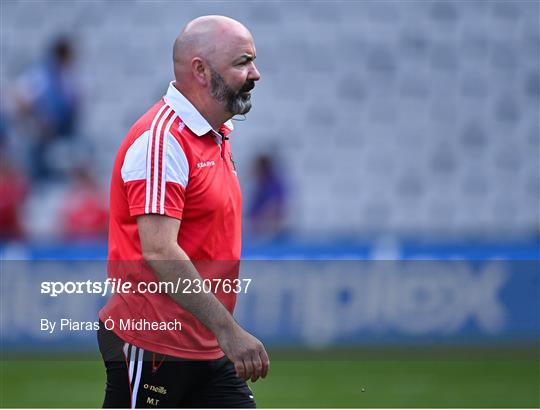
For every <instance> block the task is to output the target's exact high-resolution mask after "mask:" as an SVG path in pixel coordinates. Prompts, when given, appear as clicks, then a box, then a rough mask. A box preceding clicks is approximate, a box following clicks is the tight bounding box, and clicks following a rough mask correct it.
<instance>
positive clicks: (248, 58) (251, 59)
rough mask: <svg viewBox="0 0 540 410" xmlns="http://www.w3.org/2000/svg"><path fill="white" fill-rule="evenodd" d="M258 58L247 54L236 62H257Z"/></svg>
mask: <svg viewBox="0 0 540 410" xmlns="http://www.w3.org/2000/svg"><path fill="white" fill-rule="evenodd" d="M256 58H257V57H256V56H253V55H251V54H247V53H245V54H243V55H241V56H240V57H238V58H237V59H236V61H241V60H246V61H253V60H255V59H256Z"/></svg>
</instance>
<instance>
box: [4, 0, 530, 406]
mask: <svg viewBox="0 0 540 410" xmlns="http://www.w3.org/2000/svg"><path fill="white" fill-rule="evenodd" d="M0 5H1V6H0V7H1V9H0V10H1V33H0V34H1V39H0V41H1V71H2V73H1V81H2V84H1V92H2V107H1V112H2V121H1V127H0V130H1V135H2V139H1V149H2V166H1V167H0V168H1V174H0V176H1V179H0V185H1V190H0V191H1V192H2V198H1V199H0V200H1V201H2V207H3V208H2V213H3V215H4V216H5V215H9V218H11V219H8V220H7V221H6V218H5V217H4V218H3V219H2V224H3V225H1V227H2V229H3V230H2V232H1V236H2V238H3V241H2V244H1V252H2V266H3V269H2V309H1V318H2V323H1V327H0V329H1V332H2V335H1V337H2V356H3V357H2V358H3V361H2V372H1V383H0V387H1V392H0V397H1V398H2V399H1V406H2V407H20V406H30V407H32V406H34V407H35V406H39V407H49V406H50V407H58V406H60V407H80V406H85V407H89V406H90V407H97V406H99V405H100V400H101V398H102V389H103V370H102V365H101V363H100V361H99V360H96V354H95V350H96V349H95V345H94V339H93V338H92V335H84V336H83V337H80V338H75V339H69V338H62V337H60V338H57V339H54V340H45V339H44V338H43V337H42V336H40V335H39V332H36V330H35V329H36V324H35V323H36V320H39V319H37V318H39V317H40V315H44V314H45V312H46V313H47V314H54V313H52V312H53V310H54V309H55V306H56V309H57V308H58V306H61V307H62V308H63V309H64V311H66V310H67V311H70V310H69V309H71V308H72V307H73V309H75V307H76V306H79V307H81V306H83V307H87V311H86V312H85V313H84V314H86V315H87V316H88V317H90V318H91V317H92V315H93V314H94V312H95V306H94V305H92V304H91V303H99V301H98V302H96V301H95V300H84V304H83V302H81V299H80V298H79V299H78V300H77V301H76V302H73V303H74V304H73V305H71V304H70V303H71V302H69V301H68V300H67V299H64V300H62V301H60V302H58V304H57V305H55V306H52V307H51V304H50V303H48V302H44V303H41V300H40V299H39V295H35V297H34V294H32V293H31V292H32V289H33V288H31V287H29V284H31V283H34V282H35V278H34V276H32V275H35V270H32V269H28V271H26V268H25V267H26V265H24V264H25V263H26V262H24V261H36V260H38V261H43V260H49V261H50V260H52V261H54V262H55V273H56V274H58V276H57V277H58V278H60V279H62V280H74V278H76V277H77V275H82V273H81V272H82V271H83V270H84V269H80V270H78V269H73V265H70V263H73V261H79V262H78V263H82V262H80V261H85V260H90V259H91V260H98V261H99V260H100V259H103V257H104V255H105V252H106V242H105V239H104V236H103V234H104V232H102V231H100V227H102V224H101V225H100V223H101V222H100V221H101V220H102V219H100V218H101V217H102V214H101V213H100V212H101V211H102V210H101V208H100V205H99V204H100V203H102V204H105V205H106V191H107V185H108V178H109V175H110V170H111V167H112V161H113V158H114V154H115V152H116V149H117V147H118V145H119V143H120V141H121V139H122V137H123V136H124V135H125V133H126V131H127V129H128V127H129V126H130V125H131V123H132V122H133V121H134V120H135V119H136V118H137V117H138V116H139V115H140V114H141V113H142V112H144V111H145V110H146V109H147V107H148V106H149V105H150V104H151V103H153V102H154V101H155V100H157V99H158V98H159V97H160V96H161V95H163V94H164V92H165V90H166V87H167V83H168V81H170V80H171V79H172V71H171V61H170V60H171V56H170V54H171V45H172V41H173V39H174V38H175V37H176V35H177V34H178V31H179V30H180V28H181V27H182V26H183V25H184V24H185V23H186V22H187V21H189V20H190V19H192V18H194V17H196V16H199V15H202V14H224V15H228V16H231V17H233V18H236V19H238V20H240V21H242V22H243V23H245V24H246V25H247V26H248V27H249V28H250V30H251V31H252V33H253V35H254V38H255V42H256V46H257V65H258V68H259V70H260V71H261V74H262V80H261V81H260V82H259V84H257V87H256V89H255V92H254V95H253V99H254V107H253V109H252V111H251V112H250V113H249V114H248V117H247V121H245V122H242V121H236V123H235V127H236V132H235V135H234V139H232V143H233V146H234V151H235V162H236V164H237V167H238V174H239V177H240V179H241V182H242V184H243V188H244V189H243V191H244V199H245V204H246V207H245V208H246V224H245V226H246V232H245V237H244V257H245V259H246V260H251V261H253V262H252V263H255V265H249V262H248V267H249V269H252V270H251V271H252V272H253V278H254V282H255V283H256V282H257V281H259V285H258V287H254V290H253V293H252V294H251V295H249V296H248V297H246V298H244V299H242V298H241V299H240V302H239V307H238V316H239V320H241V321H242V322H243V323H244V324H245V325H246V326H247V327H248V328H249V329H250V330H252V331H253V332H254V333H255V334H257V335H259V336H260V337H261V338H262V339H263V340H264V341H265V342H266V343H267V344H268V347H269V348H270V350H271V352H272V357H273V366H272V373H271V376H270V377H269V378H268V379H267V380H265V381H264V382H261V383H256V384H255V385H254V386H253V388H254V390H255V393H256V397H257V399H258V403H259V405H260V406H261V407H271V406H273V407H280V406H281V407H283V406H284V407H306V406H309V407H321V406H330V407H332V406H336V407H340V406H341V407H366V406H367V407H396V406H402V407H403V406H406V407H408V406H413V407H426V406H427V407H452V406H457V407H461V406H466V407H482V406H488V407H505V406H506V407H512V406H527V407H538V406H539V405H540V397H539V390H538V386H539V384H540V376H539V371H540V370H539V365H540V360H539V350H538V340H539V335H540V324H539V320H540V319H539V310H540V308H539V302H538V300H539V280H538V275H539V272H538V256H539V248H538V246H539V231H540V222H539V211H540V206H539V174H540V170H539V154H540V151H539V134H540V125H539V117H538V113H539V98H540V78H539V72H540V71H539V64H540V58H539V57H540V55H539V53H540V51H539V49H540V33H539V30H540V23H539V19H540V17H539V3H538V2H537V1H519V0H516V1H510V0H508V1H378V2H375V1H373V2H371V1H343V2H319V1H317V2H308V1H298V2H294V1H292V2H242V1H230V2H213V1H207V2H187V1H186V2H184V1H167V2H148V1H103V2H100V1H74V2H68V1H13V0H5V1H2V2H1V3H0ZM58 36H64V37H65V38H68V39H69V41H70V42H71V44H72V46H73V48H74V51H75V68H76V69H75V70H74V73H76V74H74V75H75V77H76V79H77V82H76V84H78V85H73V87H74V89H75V90H76V91H77V92H78V93H79V94H80V97H79V100H80V114H79V116H78V120H77V126H76V127H74V129H73V132H72V133H71V134H72V135H69V136H62V137H58V138H55V137H54V136H53V138H51V140H50V141H49V142H48V143H47V147H46V149H47V155H46V156H45V158H44V161H46V163H47V165H48V170H49V171H50V172H49V173H48V174H47V175H40V170H39V169H38V170H37V171H36V169H35V161H34V160H35V158H36V157H35V155H36V154H35V152H34V151H33V148H35V146H36V140H35V138H36V137H35V133H36V126H35V125H32V126H29V125H28V121H27V120H28V112H23V113H21V111H22V110H21V107H20V104H19V102H18V101H19V100H20V99H21V96H22V99H23V100H24V96H25V93H26V94H28V93H30V94H32V92H33V91H35V90H36V89H37V88H38V82H36V81H38V80H35V74H34V73H35V72H36V67H39V65H40V64H42V62H43V61H44V56H45V55H46V54H47V52H48V50H49V49H50V46H51V44H53V42H54V41H55V39H57V38H58ZM36 93H37V91H36ZM268 163H270V164H272V166H273V171H272V172H267V173H266V174H265V173H264V172H261V167H262V168H264V169H266V170H268ZM264 164H266V168H265V167H264ZM261 185H264V186H272V187H274V189H268V190H267V191H265V190H262V191H261V188H260V186H261ZM81 191H82V193H81ZM102 192H105V194H103V198H102V197H101V196H100V195H101V193H102ZM75 197H76V198H77V199H78V200H80V203H79V202H77V201H75V200H74V198H75ZM89 197H90V199H88V198H89ZM81 198H82V199H81ZM92 198H97V199H98V200H97V201H92V200H91V199H92ZM15 199H16V200H15ZM13 202H15V203H14V204H13ZM96 202H97V203H96ZM81 203H82V205H81ZM10 207H11V208H15V212H11V211H10V212H8V210H11V208H10ZM90 208H91V209H92V211H93V212H94V213H95V219H94V220H92V221H91V222H90V223H87V221H85V220H84V218H83V219H81V213H82V214H83V215H86V212H85V211H86V210H88V209H90ZM67 214H69V215H70V217H69V218H66V215H67ZM70 218H71V219H70ZM14 221H15V222H14ZM74 225H75V226H76V227H80V226H82V227H84V228H86V229H72V228H73V226H74ZM14 226H16V228H17V229H14V228H13V227H14ZM277 260H285V261H281V262H275V261H277ZM291 260H301V262H299V263H300V265H299V266H296V269H290V267H289V266H288V265H286V264H287V262H286V261H291ZM343 260H356V261H358V262H357V263H358V265H355V267H354V268H351V269H349V268H350V267H347V269H348V271H349V273H350V272H363V275H361V274H359V275H352V274H349V275H347V276H346V278H347V281H346V282H345V281H344V280H343V279H344V276H343V275H342V274H340V273H338V272H337V271H340V270H342V269H343V267H344V266H346V265H343V263H346V262H343ZM68 261H70V262H68ZM257 261H258V262H257ZM388 261H394V262H395V263H391V262H388ZM425 261H428V262H425ZM456 261H462V262H463V263H462V264H460V265H459V266H457V265H455V263H456ZM370 262H371V263H372V264H371V265H369V263H370ZM432 262H439V264H438V265H428V266H429V269H427V270H426V269H424V267H425V266H426V263H428V264H429V263H432ZM256 263H259V264H261V265H257V264H256ZM411 263H412V265H411ZM460 263H461V262H460ZM84 264H85V266H86V265H91V266H92V269H91V270H92V274H94V275H96V277H99V275H101V274H102V273H103V272H104V271H103V270H100V269H97V268H95V266H94V265H92V264H91V263H84ZM366 264H368V265H366ZM407 264H408V265H407ZM490 264H491V265H490ZM493 264H495V267H496V268H497V269H494V270H493V271H492V270H490V268H489V267H490V266H493ZM62 265H64V266H63V267H62ZM321 265H324V268H321ZM328 265H330V268H327V266H328ZM59 266H60V267H61V268H58V267H59ZM250 266H252V267H250ZM411 266H412V267H413V268H414V269H412V270H411V268H410V267H411ZM433 266H435V268H433ZM486 266H487V267H488V268H486ZM49 268H50V267H48V266H47V267H46V268H45V269H49ZM366 268H367V269H366ZM88 269H90V268H88ZM355 269H358V270H355ZM434 269H435V271H434ZM501 269H502V271H503V273H502V274H501V273H497V272H500V271H501ZM280 270H281V271H282V272H283V271H287V272H288V271H298V272H300V273H299V274H297V275H294V274H292V275H287V276H288V278H287V280H288V282H287V286H280V285H279V284H280V283H285V281H283V275H281V276H279V275H280V272H279V271H280ZM314 270H316V271H317V272H316V274H315V273H314V274H313V275H312V272H313V271H314ZM366 270H368V271H369V272H368V273H366V272H365V271H366ZM381 270H383V271H385V270H387V271H389V272H390V274H389V275H390V276H384V275H383V278H384V279H385V280H386V279H389V280H388V281H387V282H386V283H384V286H383V288H384V289H390V291H391V292H392V291H393V292H394V294H399V295H404V294H405V290H404V289H405V288H407V286H405V285H407V284H409V285H410V284H411V283H413V285H410V286H413V287H414V286H416V288H415V289H416V290H420V291H422V292H424V297H426V294H427V299H428V300H431V301H433V300H438V299H437V297H438V295H439V294H438V293H437V289H439V288H440V287H442V288H444V289H446V291H448V289H449V288H445V286H450V288H451V289H453V290H452V291H451V292H450V300H453V299H452V295H453V296H454V299H457V296H456V295H464V294H467V290H468V289H472V288H474V286H477V287H476V288H475V289H476V290H474V291H470V292H468V296H464V298H465V299H463V300H464V301H465V302H466V303H465V304H467V303H469V302H471V301H474V300H476V299H480V300H481V302H482V303H480V304H479V305H480V307H478V310H474V309H472V308H471V309H472V310H470V311H465V310H464V311H460V312H459V315H463V316H462V317H461V318H460V317H457V316H456V315H458V310H457V309H450V310H448V309H446V310H444V309H443V310H437V309H436V307H433V306H430V304H429V303H428V304H427V305H422V297H420V298H419V300H417V301H416V302H414V301H413V302H414V303H413V302H411V301H410V300H409V299H407V298H401V299H399V298H398V299H397V300H398V302H396V303H395V304H394V305H393V308H394V310H395V311H396V312H405V313H404V314H403V315H401V316H400V315H398V314H395V315H394V316H392V317H393V318H394V322H392V321H391V320H384V318H385V317H384V316H382V318H381V317H379V316H375V319H372V322H369V321H368V322H366V321H362V320H364V319H358V318H359V317H360V316H362V314H363V310H361V309H360V308H359V307H358V306H362V305H358V304H356V305H355V304H354V303H353V302H355V301H358V300H360V301H361V300H363V299H362V297H364V298H369V295H373V294H376V296H375V297H373V298H372V299H374V300H375V301H374V302H373V306H375V308H376V310H377V309H378V310H385V309H386V308H387V307H388V304H389V302H388V301H387V299H386V297H387V296H388V295H387V294H385V293H380V294H377V293H374V292H377V289H379V288H378V287H377V286H378V285H376V284H375V279H374V278H378V277H380V275H379V274H378V273H377V272H378V271H381ZM61 271H63V272H61ZM262 271H264V273H263V272H262ZM74 272H75V273H74ZM257 272H261V274H260V277H257V276H256V274H257ZM14 273H16V274H14ZM365 275H368V279H369V280H368V281H367V282H366V276H365ZM378 275H379V276H378ZM411 277H412V278H414V281H413V282H411ZM308 282H309V283H308ZM344 283H345V285H344ZM366 283H367V284H368V285H366ZM425 283H430V284H431V285H430V286H431V287H429V286H428V287H422V286H423V285H422V284H425ZM449 283H450V285H448V284H449ZM482 283H484V286H485V289H484V290H486V289H487V290H486V292H487V294H488V295H487V296H486V297H485V300H484V299H482V298H481V294H482V289H481V288H478V286H479V285H478V284H480V285H482ZM306 284H308V285H309V286H306ZM332 284H333V285H332ZM340 284H341V287H340ZM410 286H409V287H410ZM366 288H367V289H368V290H367V291H366V292H367V294H362V293H361V292H362V289H366ZM329 289H331V290H332V291H334V292H335V295H334V296H335V299H336V300H337V301H338V302H339V303H338V302H336V304H335V305H328V304H325V305H324V307H325V310H324V311H321V310H320V309H319V310H316V309H315V308H316V307H320V306H321V303H317V302H318V301H320V300H321V298H322V299H331V298H330V296H329V294H330V293H329V292H330V290H329ZM433 289H435V290H433ZM308 290H309V292H311V293H309V295H308V296H306V293H307V291H308ZM25 292H26V293H25ZM28 292H30V293H28ZM325 292H326V293H325ZM344 292H345V293H344ZM347 292H348V293H347ZM426 292H427V293H426ZM452 292H453V293H452ZM29 294H30V297H29V296H28V295H29ZM318 298H319V299H318ZM412 299H414V298H412ZM424 300H425V299H424ZM444 300H445V299H443V302H444ZM292 301H297V304H298V305H299V306H300V307H297V308H296V310H294V309H293V305H292ZM314 301H315V302H314ZM454 301H455V300H454ZM405 302H407V303H408V304H406V303H405ZM438 302H440V300H438ZM86 303H88V304H86ZM310 303H311V304H310ZM471 303H472V302H471ZM62 304H63V305H62ZM411 304H412V305H413V306H412V307H411ZM269 305H270V306H272V307H271V308H269V307H268V306H269ZM449 306H450V303H449ZM452 306H455V305H452ZM501 311H502V312H503V313H502V314H501ZM291 312H294V315H292V314H290V313H291ZM411 312H412V313H411ZM56 314H60V313H59V312H56ZM64 314H65V313H64ZM316 315H320V316H316ZM289 316H294V320H295V321H296V322H291V321H290V320H289V319H290V317H289ZM377 318H379V319H380V321H378V319H377ZM486 318H487V319H486ZM428 319H429V320H428ZM437 319H440V320H437ZM291 320H292V319H291ZM365 320H367V319H365ZM272 321H273V322H272ZM285 321H287V323H294V324H295V326H290V327H288V328H287V327H280V326H274V327H271V326H269V323H271V322H272V323H274V324H275V323H278V324H279V323H282V322H285ZM428 322H430V323H431V322H433V323H431V325H429V324H428ZM366 323H367V324H366ZM30 392H31V393H30Z"/></svg>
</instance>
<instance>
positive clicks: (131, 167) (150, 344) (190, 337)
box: [99, 83, 242, 359]
mask: <svg viewBox="0 0 540 410" xmlns="http://www.w3.org/2000/svg"><path fill="white" fill-rule="evenodd" d="M231 130H232V123H231V122H230V121H228V122H226V123H225V124H223V125H222V127H221V128H220V130H219V131H220V132H219V133H218V132H215V131H214V130H212V127H211V126H210V125H209V124H208V122H207V121H206V120H205V119H204V117H203V116H202V115H201V114H200V113H199V112H198V111H197V110H196V109H195V107H194V106H193V105H192V104H191V103H190V102H189V101H188V100H187V99H186V98H185V97H184V96H183V95H182V94H181V93H180V92H179V91H178V90H177V89H176V88H175V87H174V85H173V83H171V84H170V85H169V89H168V91H167V94H166V95H165V96H164V97H163V98H162V99H161V100H160V101H159V102H158V103H156V104H155V105H154V106H153V107H152V108H151V109H150V110H149V111H148V112H146V113H145V114H144V115H143V116H142V117H141V118H140V119H139V120H138V121H137V122H136V123H135V124H134V125H133V127H132V128H131V130H130V131H129V132H128V134H127V136H126V138H125V139H124V141H123V143H122V145H121V146H120V150H119V152H118V154H117V157H116V160H115V163H114V169H113V174H112V180H111V195H110V226H109V277H110V278H116V279H117V280H118V279H121V280H122V281H127V282H131V283H132V286H133V288H134V289H137V286H138V285H137V284H138V283H140V282H157V278H156V276H155V274H154V273H153V272H152V271H151V270H150V269H149V267H148V266H147V265H146V263H144V261H143V258H142V252H141V243H140V238H139V234H138V230H137V216H139V215H144V214H161V215H167V216H169V217H171V218H177V219H180V220H182V222H181V225H180V230H179V233H178V244H179V245H180V247H181V248H182V249H183V250H184V251H185V252H186V253H187V255H188V256H189V257H190V259H191V260H192V261H194V263H195V266H196V267H197V269H198V271H199V273H200V274H201V276H202V277H203V279H204V278H209V279H231V280H234V279H236V278H238V267H239V260H240V248H241V206H242V205H241V203H242V199H241V193H240V186H239V183H238V178H237V175H236V170H235V167H234V162H233V161H232V154H231V148H230V143H229V141H228V139H227V138H223V136H224V137H226V136H227V135H228V134H229V133H230V131H231ZM183 288H184V287H183V286H182V287H181V289H183ZM215 295H216V297H217V298H218V299H219V300H220V301H221V302H222V303H223V304H224V306H225V307H226V308H227V309H228V310H229V311H230V312H231V313H232V311H233V309H234V305H235V302H236V294H235V293H234V292H224V291H223V288H222V287H220V288H218V290H217V292H216V293H215ZM99 317H100V319H101V320H102V321H105V320H106V319H108V318H111V319H113V321H114V323H115V328H114V332H115V333H116V334H117V335H118V336H119V337H120V338H121V339H123V340H124V341H126V342H129V343H132V344H134V345H136V346H138V347H141V348H143V349H147V350H151V351H154V352H158V353H163V354H167V355H171V356H175V357H182V358H188V359H215V358H219V357H221V356H223V352H222V351H221V349H220V348H219V346H218V343H217V340H216V338H215V336H214V335H213V334H212V333H211V332H210V331H209V330H208V329H207V328H206V327H205V326H204V325H203V324H202V323H201V322H200V321H199V320H197V319H196V318H195V317H194V316H193V315H192V314H190V313H189V312H187V311H185V310H184V309H182V308H181V307H180V306H179V305H178V304H177V303H175V302H174V301H173V299H172V298H171V297H169V296H168V295H167V294H164V293H157V294H152V293H148V292H137V291H134V292H127V293H115V294H114V295H113V296H112V297H111V299H110V300H109V302H108V303H107V305H106V306H105V307H104V308H103V309H102V310H101V311H100V314H99ZM121 319H122V321H124V324H125V323H127V322H126V321H128V320H134V321H140V320H143V319H145V320H147V321H152V322H172V321H174V320H175V319H176V320H177V321H180V322H181V323H182V330H181V331H178V330H171V331H168V330H157V331H148V330H141V331H139V330H134V329H121V328H120V320H121ZM109 323H110V322H109ZM124 327H125V326H124Z"/></svg>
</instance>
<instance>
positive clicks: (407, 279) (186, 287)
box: [0, 260, 540, 360]
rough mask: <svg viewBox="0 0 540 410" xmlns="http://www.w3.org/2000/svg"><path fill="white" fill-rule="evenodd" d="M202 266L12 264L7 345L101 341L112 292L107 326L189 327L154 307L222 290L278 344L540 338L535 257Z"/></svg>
mask: <svg viewBox="0 0 540 410" xmlns="http://www.w3.org/2000/svg"><path fill="white" fill-rule="evenodd" d="M165 265H166V264H164V266H165ZM168 266H169V265H167V266H165V267H168ZM170 266H176V265H175V264H173V263H171V264H170ZM194 266H195V268H196V270H197V272H199V273H200V275H201V278H200V279H187V278H185V277H184V278H174V280H158V277H157V276H156V274H155V273H154V272H153V271H150V270H149V269H148V266H146V265H144V264H141V263H138V262H135V261H129V262H122V263H118V264H113V265H111V263H110V262H107V261H58V260H57V261H33V262H32V261H3V265H2V271H1V272H0V274H1V280H2V282H1V285H2V286H1V287H0V303H1V307H2V309H0V316H1V323H0V331H1V332H0V334H1V338H2V349H3V350H4V351H9V350H10V349H16V350H21V349H23V350H24V349H36V348H38V349H41V348H42V349H45V350H47V349H49V348H51V347H55V348H57V349H60V350H65V349H75V350H81V349H82V350H84V349H94V348H95V337H96V335H95V333H96V328H97V327H98V326H99V317H101V320H102V322H104V321H105V320H106V319H109V317H108V314H107V315H101V316H98V312H100V310H101V309H102V308H103V306H104V305H105V304H107V303H109V302H110V300H112V299H114V301H115V303H117V304H118V305H117V306H122V309H123V310H122V312H123V314H122V315H117V316H115V315H114V314H112V317H111V319H112V321H109V322H107V325H108V326H109V327H112V325H113V321H114V327H115V328H114V329H115V330H118V329H119V326H122V329H128V328H129V329H130V330H132V331H134V332H163V335H165V334H166V333H167V332H177V331H178V332H182V333H181V334H185V333H186V332H187V331H188V328H189V327H192V326H193V324H192V323H189V322H188V321H186V319H185V317H184V316H182V313H181V312H180V309H181V308H180V306H178V309H179V310H178V312H176V311H174V314H167V315H163V313H164V312H165V311H166V310H163V309H162V310H161V311H160V310H159V309H157V308H156V307H155V306H160V304H161V303H162V302H163V301H164V302H165V303H166V304H167V303H170V305H168V306H169V307H174V306H177V302H176V301H177V300H178V301H180V300H181V297H178V295H179V294H181V293H184V294H185V296H187V297H193V296H194V295H195V296H196V295H197V294H203V293H213V294H215V295H216V296H217V297H218V298H219V299H220V300H221V301H223V303H226V304H227V307H228V308H229V309H231V310H232V308H233V307H234V317H235V319H236V320H237V322H238V323H239V324H241V325H242V326H243V327H244V328H245V329H247V330H248V331H249V332H251V333H253V334H254V335H255V336H256V337H258V338H259V339H260V340H262V341H263V342H264V343H265V344H267V345H268V346H269V347H272V346H279V345H281V346H282V345H287V346H293V347H295V348H299V349H307V348H312V347H316V348H317V349H338V350H339V346H345V345H346V346H366V345H371V346H373V345H377V344H378V343H380V342H381V341H383V342H384V343H387V344H388V343H389V344H391V345H396V346H400V345H408V346H411V345H414V346H416V345H426V344H427V345H429V344H433V343H435V344H437V345H440V344H445V345H448V344H450V345H452V344H456V345H458V344H463V343H464V342H468V341H475V343H480V342H481V341H484V340H486V341H489V342H490V343H498V342H501V343H502V342H505V343H506V342H507V341H508V340H517V341H520V343H521V342H527V341H528V342H534V343H536V344H537V343H538V340H539V336H540V313H539V312H540V301H539V297H538V295H539V290H540V270H539V269H538V267H539V261H536V260H480V261H479V260H474V261H467V260H392V261H384V260H356V261H355V260H353V261H347V260H316V261H309V260H305V261H298V260H297V261H293V260H246V261H241V263H240V262H238V261H233V262H228V261H218V262H216V261H212V262H204V263H203V262H197V263H194ZM109 275H110V276H109ZM170 278H171V277H170V276H169V277H165V279H170ZM161 279H163V277H161ZM175 294H176V295H175ZM189 294H191V295H189ZM180 296H181V295H180ZM124 308H125V309H124ZM172 310H174V309H172ZM167 311H168V312H171V310H167ZM120 319H121V320H122V323H120ZM174 319H177V320H178V322H179V323H177V324H175V323H174ZM145 320H146V321H147V322H145ZM151 322H155V323H151ZM175 326H176V328H175V330H169V329H173V328H174V327H175ZM139 329H140V330H139ZM180 329H181V330H180ZM475 355H476V354H475ZM368 356H369V355H368ZM340 357H341V356H340ZM347 357H350V356H348V353H347V354H345V353H344V356H343V358H344V359H346V358H347ZM355 357H356V356H355ZM368 358H369V357H368ZM298 360H302V358H301V357H299V358H298Z"/></svg>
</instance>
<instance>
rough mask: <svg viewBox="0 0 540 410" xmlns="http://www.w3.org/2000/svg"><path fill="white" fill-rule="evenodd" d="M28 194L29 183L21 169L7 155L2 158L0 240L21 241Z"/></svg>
mask: <svg viewBox="0 0 540 410" xmlns="http://www.w3.org/2000/svg"><path fill="white" fill-rule="evenodd" d="M27 193H28V181H27V179H26V177H25V175H24V174H23V173H22V171H21V170H20V169H17V168H16V167H14V166H13V165H12V164H11V162H10V161H9V160H8V158H6V157H5V155H2V157H1V158H0V240H6V239H21V238H22V237H23V236H24V228H23V223H22V219H21V216H22V211H23V204H24V201H25V200H26V197H27Z"/></svg>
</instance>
